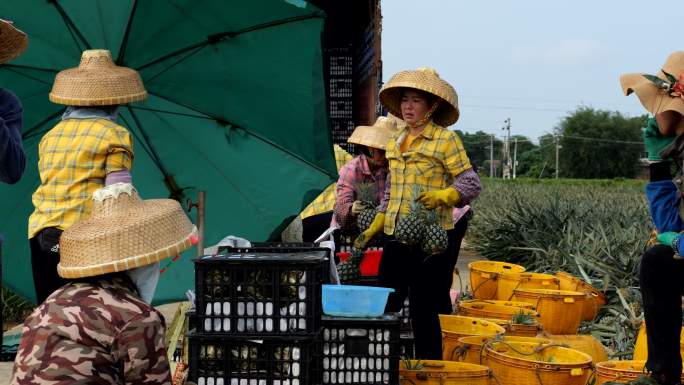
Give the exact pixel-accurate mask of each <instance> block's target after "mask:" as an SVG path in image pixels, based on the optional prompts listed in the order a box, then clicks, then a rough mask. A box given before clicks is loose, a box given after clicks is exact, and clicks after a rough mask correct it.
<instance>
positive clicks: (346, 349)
mask: <svg viewBox="0 0 684 385" xmlns="http://www.w3.org/2000/svg"><path fill="white" fill-rule="evenodd" d="M322 324H323V332H322V334H323V346H322V349H321V351H320V357H319V360H320V368H321V375H320V376H319V378H320V379H321V382H322V383H323V384H383V385H387V384H389V385H396V384H399V358H400V356H399V319H398V318H397V316H396V315H384V316H382V317H378V318H343V317H329V316H323V320H322Z"/></svg>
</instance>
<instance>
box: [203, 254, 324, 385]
mask: <svg viewBox="0 0 684 385" xmlns="http://www.w3.org/2000/svg"><path fill="white" fill-rule="evenodd" d="M233 250H235V251H233ZM329 271H330V270H329V252H328V251H327V250H326V249H318V248H308V247H298V248H286V247H282V248H271V247H261V248H259V247H256V248H244V249H239V250H238V249H228V250H226V249H224V250H222V252H221V253H219V254H218V255H215V256H206V257H203V258H199V259H197V260H195V286H196V315H195V316H194V319H193V321H192V324H193V325H194V326H195V329H194V330H193V331H192V332H191V333H190V336H189V357H190V358H189V361H190V362H189V364H190V367H189V380H191V381H194V382H196V383H197V384H198V385H314V384H319V383H320V380H319V377H318V376H320V370H319V369H318V368H317V367H316V362H317V361H316V360H315V359H314V358H315V357H316V352H317V350H318V349H319V348H320V337H321V314H322V311H321V285H322V284H323V283H325V282H328V280H329V275H330V274H329Z"/></svg>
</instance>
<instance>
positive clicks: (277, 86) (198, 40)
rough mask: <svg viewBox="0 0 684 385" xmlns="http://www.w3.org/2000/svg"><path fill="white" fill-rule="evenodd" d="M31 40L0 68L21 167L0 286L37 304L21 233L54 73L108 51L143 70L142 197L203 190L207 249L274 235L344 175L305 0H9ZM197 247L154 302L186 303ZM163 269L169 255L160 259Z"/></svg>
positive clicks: (319, 24)
mask: <svg viewBox="0 0 684 385" xmlns="http://www.w3.org/2000/svg"><path fill="white" fill-rule="evenodd" d="M0 17H2V18H3V19H9V20H12V21H14V23H15V25H16V26H17V27H18V28H20V29H22V30H23V31H25V32H26V33H27V34H28V35H29V39H30V41H29V48H28V50H27V51H26V52H25V53H24V54H23V55H22V56H21V57H20V58H19V59H17V60H15V61H13V62H11V63H9V64H7V65H3V66H0V86H2V87H5V88H8V89H10V90H12V91H14V92H15V93H16V94H17V95H18V96H19V98H20V99H21V101H22V103H23V105H24V132H23V137H24V147H25V150H26V152H27V158H28V159H27V160H28V165H27V170H26V173H25V174H24V177H23V179H22V180H21V182H20V183H19V184H17V185H13V186H6V185H0V196H2V199H1V200H0V213H1V214H0V233H3V234H4V236H5V243H4V245H3V258H4V261H3V273H4V275H3V283H4V284H6V285H7V286H8V287H9V288H11V289H12V290H14V291H16V292H17V293H19V294H21V295H22V296H25V297H27V298H29V299H34V298H35V294H34V291H33V283H32V279H31V270H30V253H29V249H28V240H27V219H28V216H29V215H30V213H31V211H32V209H33V207H32V204H31V194H32V192H33V191H34V190H35V188H36V187H37V186H38V184H39V177H38V172H37V160H38V159H37V146H38V143H39V141H40V139H41V137H42V136H43V134H45V132H47V131H48V130H49V129H50V128H52V127H53V126H54V125H55V123H56V122H57V120H58V119H59V117H60V115H61V113H62V112H63V110H64V107H63V106H59V105H56V104H52V103H50V102H49V101H48V97H47V95H48V93H49V91H50V89H51V86H52V82H53V80H54V77H55V74H56V73H57V72H58V71H59V70H61V69H64V68H69V67H75V66H77V65H78V61H79V58H80V54H81V51H82V50H84V49H91V48H93V49H95V48H104V49H109V50H110V51H111V52H112V56H113V57H114V58H115V61H116V63H117V64H118V65H122V66H127V67H130V68H133V69H136V70H138V71H139V72H140V74H141V76H142V78H143V81H144V83H145V87H146V88H147V90H148V92H149V94H150V97H149V98H148V99H147V100H146V101H145V102H143V103H135V104H131V105H127V106H125V107H123V108H122V109H121V113H120V117H119V123H121V124H122V125H125V126H126V127H128V129H129V130H130V131H131V132H132V134H133V137H134V140H135V142H134V150H135V160H134V163H133V173H132V174H133V183H134V184H135V185H136V187H137V188H138V190H139V191H140V194H141V195H142V197H143V198H154V197H163V196H172V197H174V198H176V199H179V200H180V201H181V202H183V204H184V205H185V201H186V200H187V199H188V198H190V199H193V200H196V197H197V192H198V191H206V192H207V193H206V194H207V204H206V226H205V245H210V244H214V243H216V242H218V241H219V240H220V239H221V238H222V237H224V236H226V235H229V234H234V235H238V236H242V237H245V238H248V239H251V240H267V239H269V238H273V237H274V235H275V234H277V233H278V229H279V228H280V227H282V225H283V224H284V222H285V221H286V219H287V218H288V217H290V216H294V215H296V214H297V213H298V212H299V211H300V210H301V209H302V208H304V207H305V206H306V205H307V204H308V202H309V201H310V200H312V199H313V198H315V197H316V195H318V193H319V192H320V191H321V190H322V189H323V188H324V187H325V186H327V185H328V184H329V183H330V182H331V181H332V180H334V178H335V177H336V169H335V159H334V156H333V153H332V150H331V149H332V143H331V138H330V133H329V130H328V124H327V113H326V108H325V86H324V79H323V62H322V55H321V35H322V29H323V21H324V20H323V14H322V12H321V11H320V10H319V9H317V8H315V7H314V6H312V5H310V4H308V3H307V2H306V1H303V0H284V1H283V0H255V1H226V0H144V1H142V0H137V1H136V0H109V1H108V0H68V1H67V0H62V1H58V0H48V1H46V0H3V1H2V2H0ZM194 254H195V251H194V250H193V251H191V252H186V253H185V254H184V255H183V257H182V258H180V259H179V260H177V261H176V262H175V263H173V264H171V265H170V266H167V268H166V269H165V271H164V273H163V274H162V277H161V281H160V286H159V289H158V290H157V297H156V299H155V302H157V303H161V302H169V301H174V300H178V299H182V298H184V292H185V291H186V290H188V289H191V288H192V287H193V286H194V284H193V278H194V274H193V266H192V262H191V258H192V257H193V255H194ZM162 264H165V263H164V262H163V263H162Z"/></svg>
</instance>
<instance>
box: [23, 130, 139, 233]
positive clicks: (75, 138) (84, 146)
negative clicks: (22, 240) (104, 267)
mask: <svg viewBox="0 0 684 385" xmlns="http://www.w3.org/2000/svg"><path fill="white" fill-rule="evenodd" d="M38 154H39V160H38V172H39V173H40V181H41V184H40V186H38V189H36V191H35V192H34V193H33V206H34V207H35V209H34V211H33V214H31V217H30V218H29V227H28V237H29V239H30V238H33V237H34V236H35V235H36V234H37V233H38V232H39V231H40V230H42V229H44V228H47V227H57V228H60V229H62V230H66V229H67V228H69V227H70V226H71V225H73V224H74V223H75V222H77V221H78V220H79V219H81V218H83V217H84V216H85V215H87V214H89V213H90V210H91V209H92V195H93V192H95V190H97V189H99V188H101V187H104V182H105V176H106V175H107V174H108V173H111V172H115V171H121V170H130V169H131V165H132V162H133V144H132V141H131V135H130V133H129V132H128V130H126V128H124V127H122V126H119V125H118V124H116V123H114V122H111V121H109V120H107V119H67V120H63V121H61V122H60V123H58V124H57V125H56V126H55V127H54V128H53V129H52V130H50V131H49V132H48V133H47V134H45V136H44V137H43V139H41V141H40V144H39V146H38Z"/></svg>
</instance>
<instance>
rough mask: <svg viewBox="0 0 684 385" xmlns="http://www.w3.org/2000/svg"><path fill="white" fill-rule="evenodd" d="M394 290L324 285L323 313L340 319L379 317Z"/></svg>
mask: <svg viewBox="0 0 684 385" xmlns="http://www.w3.org/2000/svg"><path fill="white" fill-rule="evenodd" d="M393 291H394V289H389V288H386V287H374V286H354V285H323V313H324V314H327V315H332V316H338V317H362V318H366V317H379V316H381V315H383V314H384V313H385V305H386V304H387V297H388V296H389V294H390V293H391V292H393Z"/></svg>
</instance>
